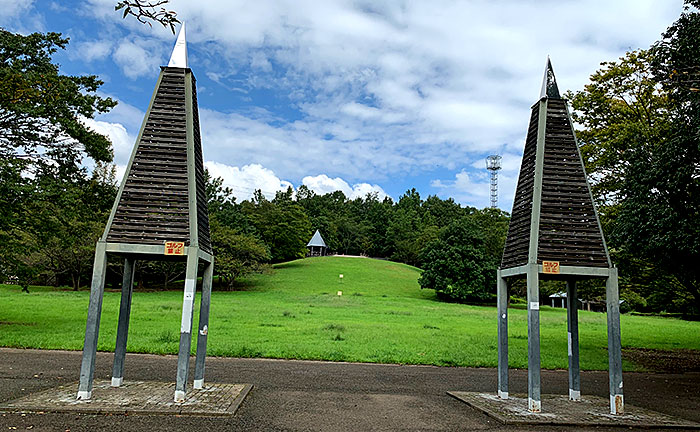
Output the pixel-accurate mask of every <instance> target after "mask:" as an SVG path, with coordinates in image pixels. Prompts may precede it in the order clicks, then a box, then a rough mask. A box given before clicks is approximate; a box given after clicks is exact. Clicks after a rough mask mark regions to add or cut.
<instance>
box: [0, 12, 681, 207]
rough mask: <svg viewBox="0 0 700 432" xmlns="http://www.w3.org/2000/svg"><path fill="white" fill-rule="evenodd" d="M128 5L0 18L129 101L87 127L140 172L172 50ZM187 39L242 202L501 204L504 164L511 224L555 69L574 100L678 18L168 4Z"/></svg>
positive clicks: (210, 130)
mask: <svg viewBox="0 0 700 432" xmlns="http://www.w3.org/2000/svg"><path fill="white" fill-rule="evenodd" d="M115 3H116V0H87V1H82V2H79V1H60V2H59V1H48V0H46V1H38V0H37V1H30V0H0V26H2V27H4V28H6V29H8V30H11V31H16V32H22V33H29V32H34V31H42V32H44V31H56V32H61V33H63V34H64V36H68V37H70V39H71V42H70V44H69V46H68V49H67V50H66V51H64V52H61V53H59V54H57V55H56V57H55V59H56V60H57V61H58V62H59V63H60V64H61V68H62V71H63V72H64V73H69V74H95V75H98V76H99V77H100V78H101V79H102V80H104V81H105V85H104V86H103V87H102V89H101V91H102V93H104V94H105V95H109V96H111V97H112V98H115V99H117V100H118V101H119V105H118V106H117V108H115V109H114V110H113V111H112V112H110V113H109V114H106V115H101V116H99V117H97V118H96V119H95V120H88V124H89V125H90V126H91V127H93V128H94V129H96V130H98V131H100V132H102V133H105V134H107V135H108V136H109V137H110V138H111V139H112V142H113V144H114V149H115V164H116V165H117V168H118V173H119V174H121V173H122V172H123V169H124V168H123V167H124V165H125V164H126V162H127V160H128V156H129V154H130V152H131V148H132V146H133V145H134V140H135V137H136V135H137V133H138V129H139V127H140V125H141V121H142V118H143V115H144V112H145V110H146V109H147V107H148V102H149V99H150V97H151V94H152V91H153V86H154V85H155V81H156V78H157V76H158V73H159V68H158V67H159V66H160V65H165V64H167V62H168V59H169V57H170V53H171V51H172V47H173V44H174V42H175V36H174V35H172V34H171V33H170V31H169V30H166V29H163V28H161V27H159V26H155V25H154V27H153V28H149V27H148V26H146V25H142V24H139V23H138V22H136V21H135V20H133V19H126V20H124V19H122V18H121V15H120V14H119V13H116V12H114V5H115ZM169 8H171V9H174V10H176V11H177V12H178V18H180V19H181V20H184V21H186V23H187V40H188V51H189V63H190V67H191V68H192V70H193V71H194V74H195V76H196V77H197V87H198V98H199V108H200V118H201V128H202V139H203V151H204V160H205V164H206V166H207V168H208V169H209V170H210V171H211V172H212V173H213V174H214V175H217V176H221V177H223V178H224V181H225V183H226V184H228V185H230V186H231V187H232V188H233V189H234V192H235V195H236V196H237V197H239V199H246V198H248V197H250V195H251V194H252V191H253V190H254V189H258V188H259V189H262V190H263V192H264V193H265V194H266V195H268V196H272V195H273V194H274V191H276V190H279V189H286V187H287V186H289V185H292V186H293V187H294V188H296V187H298V186H299V185H301V184H306V185H307V186H309V187H310V188H312V189H314V190H315V191H316V192H317V193H326V192H330V191H332V190H343V191H344V192H345V193H346V195H348V196H351V197H355V196H358V195H360V196H362V195H364V194H366V193H367V192H370V191H377V192H379V194H380V195H384V194H386V195H389V196H391V197H392V198H394V199H397V198H398V197H399V196H400V195H401V194H402V193H403V192H404V191H406V190H407V189H409V188H411V187H415V188H416V189H417V190H418V191H419V192H420V193H421V196H423V197H427V196H428V195H438V196H440V197H443V198H447V197H453V198H454V199H455V200H456V201H458V202H460V203H462V204H464V205H471V206H476V207H485V206H487V205H488V202H489V187H488V173H487V171H486V169H485V162H484V159H485V157H486V156H487V155H489V154H493V153H497V154H501V155H502V156H503V169H502V171H501V172H500V176H499V195H500V199H499V206H500V207H501V208H502V209H504V210H506V211H510V210H511V205H512V200H513V195H514V192H515V183H516V181H517V175H518V169H519V166H520V157H521V154H522V149H523V145H524V138H525V133H526V129H527V123H528V119H529V111H530V107H531V105H532V104H533V103H534V102H535V101H536V100H537V98H538V96H539V90H540V84H541V80H542V74H543V70H544V64H545V61H546V57H547V55H549V56H551V58H552V63H553V66H554V70H555V73H556V76H557V81H558V83H559V87H560V89H561V90H562V91H564V90H567V89H571V90H580V89H582V88H583V86H584V85H585V83H586V81H587V78H588V76H590V74H592V73H593V72H594V71H595V70H596V69H598V68H599V64H600V62H603V61H610V60H615V59H617V58H618V57H620V56H622V55H624V53H625V52H626V51H628V50H631V49H637V48H647V47H649V45H650V44H651V43H653V42H654V41H655V40H657V39H659V37H660V34H661V33H662V32H663V31H664V30H665V29H666V27H668V26H669V25H670V24H671V23H672V22H673V21H674V20H675V19H676V18H677V17H678V15H679V14H680V12H681V9H682V1H681V0H656V1H652V0H616V1H614V2H613V1H609V0H605V1H603V0H585V1H562V0H558V1H546V0H545V1H517V0H500V1H486V0H479V1H477V0H473V1H330V0H328V1H326V0H324V1H310V0H308V1H307V0H290V1H283V0H281V1H275V2H272V1H270V2H268V1H257V2H251V1H224V0H202V1H197V2H192V1H186V0H177V1H172V2H171V4H170V6H169Z"/></svg>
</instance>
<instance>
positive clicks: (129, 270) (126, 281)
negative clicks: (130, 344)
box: [112, 258, 136, 387]
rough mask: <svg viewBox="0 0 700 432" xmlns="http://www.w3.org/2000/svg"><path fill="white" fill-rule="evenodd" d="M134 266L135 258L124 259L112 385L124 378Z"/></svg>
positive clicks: (119, 382)
mask: <svg viewBox="0 0 700 432" xmlns="http://www.w3.org/2000/svg"><path fill="white" fill-rule="evenodd" d="M135 267H136V260H135V259H133V258H125V259H124V277H123V279H122V296H121V303H120V305H119V324H118V325H117V342H116V344H115V347H114V363H113V364H112V387H119V386H121V385H122V382H123V380H124V359H125V357H126V341H127V339H128V337H129V318H130V317H131V295H132V293H133V292H134V275H135V273H136V272H135V270H136V268H135Z"/></svg>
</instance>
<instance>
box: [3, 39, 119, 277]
mask: <svg viewBox="0 0 700 432" xmlns="http://www.w3.org/2000/svg"><path fill="white" fill-rule="evenodd" d="M67 44H68V39H65V38H62V37H61V35H60V34H58V33H46V34H42V33H33V34H30V35H27V36H23V35H19V34H14V33H10V32H8V31H6V30H4V29H0V185H1V186H0V189H2V192H3V193H2V194H0V209H1V210H0V242H2V244H3V248H2V249H0V275H1V276H3V277H15V278H18V279H19V281H20V283H22V284H24V285H25V286H26V285H27V284H28V283H29V282H30V281H32V280H36V279H37V278H43V280H53V281H54V282H55V283H63V282H64V278H69V280H70V281H71V282H70V283H71V284H72V285H73V287H74V288H77V287H78V286H79V285H80V283H81V281H85V280H86V277H85V274H86V272H89V267H90V263H91V262H92V250H93V249H94V244H95V241H96V239H97V233H98V231H99V228H98V227H99V225H101V224H103V223H104V220H105V219H106V210H107V209H108V208H109V207H110V206H111V200H112V197H113V196H114V185H113V184H112V182H113V171H112V169H111V167H110V166H108V165H106V163H108V162H110V161H111V159H112V149H111V143H110V142H109V140H108V139H107V138H106V137H104V136H102V135H100V134H98V133H96V132H95V131H92V130H90V129H89V128H88V127H86V126H85V124H84V122H83V119H84V118H91V117H93V116H94V115H95V113H98V112H105V111H108V110H109V109H111V108H112V107H113V106H114V105H115V104H116V102H114V101H113V100H111V99H109V98H102V97H100V96H98V95H97V94H96V92H97V90H98V88H99V86H100V85H101V84H102V82H101V81H100V80H99V79H97V77H95V76H66V75H62V74H60V73H59V68H58V65H56V64H54V63H53V62H52V60H51V57H52V55H53V54H54V53H55V52H56V51H57V50H58V49H64V48H65V47H66V45H67ZM85 157H89V158H91V159H93V160H94V161H95V164H96V167H95V169H94V170H93V173H92V175H89V174H88V172H87V170H86V169H85V168H84V166H83V159H84V158H85Z"/></svg>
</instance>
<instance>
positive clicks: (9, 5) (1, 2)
mask: <svg viewBox="0 0 700 432" xmlns="http://www.w3.org/2000/svg"><path fill="white" fill-rule="evenodd" d="M33 5H34V1H32V0H0V19H3V20H7V19H10V18H15V17H17V16H19V15H21V14H22V13H24V12H26V11H28V10H30V9H31V8H32V7H33Z"/></svg>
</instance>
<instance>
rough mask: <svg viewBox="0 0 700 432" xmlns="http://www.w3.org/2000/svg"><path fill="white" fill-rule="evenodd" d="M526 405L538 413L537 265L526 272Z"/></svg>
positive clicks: (538, 304)
mask: <svg viewBox="0 0 700 432" xmlns="http://www.w3.org/2000/svg"><path fill="white" fill-rule="evenodd" d="M527 405H528V410H530V412H540V411H541V410H542V401H541V397H540V287H539V274H538V273H537V264H531V265H529V266H528V270H527Z"/></svg>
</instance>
